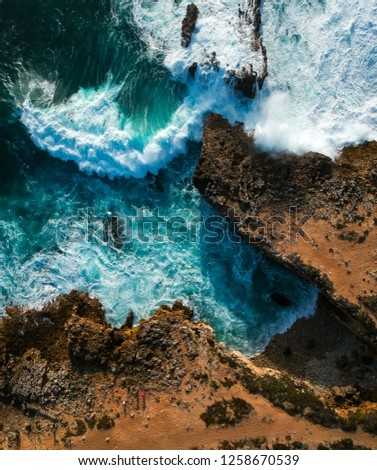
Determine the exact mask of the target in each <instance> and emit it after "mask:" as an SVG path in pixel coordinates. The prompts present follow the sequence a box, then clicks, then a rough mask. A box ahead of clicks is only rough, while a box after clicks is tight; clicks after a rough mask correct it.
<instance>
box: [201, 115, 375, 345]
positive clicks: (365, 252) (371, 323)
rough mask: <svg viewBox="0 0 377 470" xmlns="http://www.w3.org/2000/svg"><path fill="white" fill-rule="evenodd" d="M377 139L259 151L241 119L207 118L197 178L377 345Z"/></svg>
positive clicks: (258, 241) (252, 236) (248, 234)
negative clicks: (376, 300) (338, 150)
mask: <svg viewBox="0 0 377 470" xmlns="http://www.w3.org/2000/svg"><path fill="white" fill-rule="evenodd" d="M376 168H377V143H376V142H370V143H366V144H363V145H360V146H358V147H350V148H346V149H344V150H343V153H342V155H341V156H340V157H339V158H338V159H337V160H336V161H335V162H333V161H332V160H331V159H330V158H328V157H326V156H325V155H321V154H318V153H313V152H311V153H307V154H305V155H303V156H301V157H297V156H296V155H294V154H289V153H277V154H271V153H266V152H261V151H259V150H258V149H257V148H256V146H255V144H254V140H253V137H252V136H250V135H247V134H246V133H245V131H244V128H243V125H242V124H236V125H234V126H232V125H230V124H229V122H228V121H227V120H225V119H224V118H222V117H221V116H220V115H216V114H211V115H210V116H209V117H208V118H207V122H206V127H205V132H204V141H203V150H202V155H201V159H200V162H199V165H198V167H197V169H196V172H195V176H194V184H195V186H196V187H197V188H198V189H199V191H200V192H201V194H202V195H203V196H204V198H205V199H206V200H207V201H208V202H209V203H211V204H212V205H213V206H214V207H215V208H216V209H217V210H218V211H219V212H220V213H221V214H223V215H224V216H226V217H229V218H231V219H232V220H234V221H235V223H236V225H237V227H238V229H239V231H240V233H241V235H243V236H244V237H245V238H247V239H248V240H249V241H250V243H253V244H254V245H255V246H256V247H257V248H259V249H261V250H262V251H264V252H265V253H266V254H267V255H268V256H270V257H272V258H274V259H275V260H277V261H278V262H280V263H282V264H284V265H285V266H288V267H289V268H291V269H293V270H294V271H295V272H297V273H298V274H300V275H301V276H303V277H304V278H306V279H307V280H309V281H310V282H312V283H314V284H315V285H317V286H318V287H319V289H320V291H321V295H322V296H323V297H324V299H325V300H327V301H328V302H329V303H331V306H329V310H331V311H332V312H333V313H334V314H336V315H337V316H338V317H339V318H340V319H341V321H343V322H345V323H346V324H347V325H348V326H349V327H350V328H351V329H353V331H355V332H356V333H357V334H358V335H360V336H361V337H362V338H363V339H364V340H366V341H368V342H369V343H370V344H373V345H374V346H375V347H377V328H376V325H377V318H376V316H375V314H373V309H372V308H371V303H370V302H369V303H368V301H366V302H363V298H364V297H365V296H366V295H367V294H369V295H375V292H376V291H377V284H376V280H377V270H376V262H377V258H376V256H377V255H376V251H375V247H376V246H377V226H376V220H377V217H376V216H377V184H376V181H377V180H376V176H375V175H376Z"/></svg>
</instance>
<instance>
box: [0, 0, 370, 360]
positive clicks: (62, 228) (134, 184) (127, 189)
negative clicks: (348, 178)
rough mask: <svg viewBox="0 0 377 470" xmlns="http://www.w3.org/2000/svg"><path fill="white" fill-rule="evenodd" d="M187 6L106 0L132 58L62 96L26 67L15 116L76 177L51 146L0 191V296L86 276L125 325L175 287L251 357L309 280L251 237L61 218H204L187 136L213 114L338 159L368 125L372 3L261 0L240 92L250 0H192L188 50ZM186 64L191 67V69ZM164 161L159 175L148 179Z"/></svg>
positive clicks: (289, 317)
mask: <svg viewBox="0 0 377 470" xmlns="http://www.w3.org/2000/svg"><path fill="white" fill-rule="evenodd" d="M188 3H190V2H189V1H187V0H183V1H181V2H176V1H173V0H159V1H152V0H150V1H147V0H143V1H142V0H133V1H131V0H128V1H126V0H113V2H112V10H111V21H110V23H109V24H106V27H107V28H108V29H109V31H108V36H109V37H110V38H114V37H115V40H114V41H113V42H114V44H115V45H116V46H115V52H114V61H119V56H120V55H121V54H123V53H124V51H123V42H124V41H126V40H127V37H126V36H125V35H123V33H124V30H125V28H130V29H132V30H133V31H135V35H134V36H135V37H136V38H137V40H135V41H136V42H135V44H134V45H132V47H133V50H132V51H131V52H132V53H130V55H129V56H127V57H129V61H130V62H129V63H127V64H125V65H124V67H123V68H121V69H120V70H119V68H118V69H117V68H116V67H113V68H114V69H115V71H114V70H110V69H109V72H108V74H107V78H106V79H103V80H102V81H101V82H100V83H97V85H96V86H93V87H87V88H84V87H81V88H79V89H77V90H75V92H74V93H73V94H72V93H71V94H68V95H67V96H66V97H64V98H63V99H57V95H59V90H60V89H61V88H59V87H61V83H59V82H58V81H54V79H53V78H51V77H54V73H53V72H52V73H50V74H49V75H48V77H47V78H46V77H43V78H42V77H41V76H40V75H38V72H37V70H33V69H31V68H30V67H29V68H28V69H27V70H26V69H25V68H24V67H22V71H21V72H20V73H19V74H18V81H17V84H16V85H15V86H14V90H13V96H14V102H15V106H16V108H17V112H15V113H14V115H13V119H14V116H18V115H19V116H20V119H21V122H22V123H23V125H24V126H25V128H26V129H27V132H28V134H29V135H30V137H31V139H32V141H33V142H34V144H36V146H37V147H38V148H39V149H42V150H45V151H47V152H48V154H49V155H51V156H53V157H57V158H59V159H60V160H65V161H67V160H73V161H74V162H76V163H77V165H78V166H79V168H80V169H81V170H83V172H85V174H80V173H78V172H77V171H76V170H75V169H72V168H71V169H62V168H60V166H59V160H54V159H51V160H53V161H49V163H48V164H47V163H46V162H45V164H44V165H45V167H44V166H42V167H41V168H40V170H39V171H38V172H36V173H33V174H32V176H28V177H27V179H26V185H25V191H24V192H22V191H20V194H16V196H14V197H13V198H5V199H3V200H2V202H3V204H0V235H1V236H0V268H1V270H2V273H4V275H3V276H2V278H1V280H0V302H1V305H2V306H5V305H7V304H9V303H10V302H12V301H16V302H17V303H22V304H27V305H34V306H40V305H43V304H44V303H45V302H46V301H47V300H49V299H51V297H52V296H54V295H56V294H60V293H66V292H69V291H70V290H71V289H73V288H75V289H82V290H86V291H88V292H89V293H90V294H91V295H93V296H96V297H98V298H99V299H100V300H101V301H102V302H103V304H104V305H105V307H106V309H107V312H108V315H109V318H110V319H111V321H112V322H113V323H114V324H119V323H121V322H122V321H123V320H124V318H125V315H126V314H127V312H128V311H129V310H131V309H132V310H133V311H134V312H135V314H136V317H137V318H138V319H140V318H141V317H143V316H146V315H149V314H151V313H152V312H153V311H154V310H155V309H156V308H157V307H158V306H159V305H161V304H163V303H171V302H173V301H174V300H176V299H182V300H183V301H185V302H186V303H187V304H189V305H191V306H192V307H193V308H194V309H195V312H196V315H197V318H203V319H204V320H206V321H208V322H209V323H210V324H211V325H212V326H213V327H214V328H215V330H216V332H217V335H218V338H219V339H220V340H225V341H227V343H228V344H229V345H230V346H231V347H235V348H238V349H240V350H241V351H243V352H245V353H248V354H254V353H256V352H258V351H260V350H261V349H262V348H263V347H264V346H265V345H266V343H267V342H268V340H269V339H270V338H271V336H272V335H273V334H275V333H277V332H282V331H284V330H286V329H287V328H288V327H289V326H290V325H291V324H292V323H293V322H294V321H295V319H296V318H298V317H303V316H308V315H311V314H312V313H313V312H314V309H315V305H316V298H317V293H316V290H315V289H314V288H313V287H312V286H310V285H308V284H307V283H305V282H304V281H302V280H300V279H298V278H297V277H296V276H294V275H293V274H292V273H290V272H288V271H286V270H284V269H283V268H281V267H279V266H276V265H275V264H274V263H271V262H269V261H268V260H266V258H264V257H263V256H262V255H261V254H259V253H258V252H256V251H255V250H254V249H253V248H252V247H251V246H249V245H247V244H246V243H232V242H231V241H229V240H227V239H224V240H221V241H219V242H217V243H205V242H204V234H203V230H202V228H200V227H199V228H198V234H199V236H198V240H197V241H196V242H189V241H187V240H186V241H182V242H171V241H170V240H164V241H162V242H158V243H156V242H153V243H143V242H141V241H140V240H137V239H136V240H133V241H132V242H129V243H127V244H126V245H125V246H124V247H122V248H121V249H114V248H112V247H109V246H108V245H107V244H106V243H104V242H102V241H101V240H98V239H97V240H91V239H86V238H80V239H77V238H72V236H71V235H72V233H71V231H70V229H69V227H70V224H71V223H72V222H73V223H74V224H76V225H77V226H79V227H81V226H82V224H83V220H82V217H81V215H80V214H82V213H85V211H87V210H88V208H91V209H92V210H93V212H94V214H96V215H97V216H99V217H109V216H111V214H116V215H118V216H119V217H121V218H125V217H127V216H130V215H135V213H136V211H137V209H139V208H143V207H144V208H146V209H147V210H149V211H153V210H154V209H155V208H157V207H158V208H159V209H160V213H161V215H162V216H164V217H172V216H181V217H184V218H185V219H186V220H194V219H196V218H198V217H199V218H200V217H203V216H207V215H213V212H212V210H211V209H210V208H209V207H208V206H207V205H206V204H205V203H204V202H203V200H202V199H201V197H200V195H199V194H198V193H197V191H196V190H195V189H194V188H193V187H192V183H191V177H192V173H193V171H194V168H195V165H196V163H197V159H198V156H199V149H198V148H196V149H194V150H193V148H192V146H188V141H194V142H195V141H196V142H200V140H201V138H202V131H203V123H204V118H205V116H206V114H207V113H208V112H211V111H214V112H218V113H221V114H222V115H224V116H225V117H227V118H228V119H229V120H230V121H231V122H235V121H242V122H244V123H245V126H246V128H247V129H248V130H252V129H255V137H256V140H257V143H258V144H259V145H260V146H261V147H263V148H266V149H273V150H291V151H295V152H297V153H303V152H305V151H307V150H316V151H320V152H323V153H326V154H328V155H331V156H335V155H336V154H337V151H338V149H339V148H340V147H342V146H343V145H346V144H353V143H358V142H361V141H363V140H365V139H372V138H377V136H376V129H377V127H376V118H377V117H376V104H377V103H376V97H375V90H376V85H377V83H376V80H377V74H376V67H375V61H376V57H377V50H376V45H375V44H376V36H377V32H376V19H377V7H376V5H375V2H373V1H371V0H366V1H364V2H362V4H361V2H358V1H356V0H349V1H348V2H346V3H345V2H341V1H340V0H331V2H330V1H328V2H325V1H319V0H318V1H313V0H311V1H309V0H307V1H305V0H301V1H299V0H292V1H289V2H282V1H278V0H270V1H265V2H263V15H262V18H263V41H264V44H265V45H266V46H267V54H268V66H269V77H268V78H267V80H266V82H265V86H264V88H263V90H262V92H261V93H259V95H258V96H257V98H256V99H255V100H247V99H246V98H244V97H243V96H241V95H239V94H237V93H235V92H234V90H232V89H231V88H230V87H229V86H228V85H226V84H225V82H224V76H225V75H226V73H227V71H228V70H231V69H235V68H237V67H239V66H242V65H245V64H249V63H250V62H251V63H253V64H254V68H256V69H257V68H258V67H259V66H260V65H261V60H262V58H261V54H260V52H254V51H252V48H251V44H252V35H251V32H250V27H249V26H248V25H247V24H246V22H245V21H244V19H243V18H240V17H239V14H238V9H239V7H238V4H239V3H241V8H242V9H243V10H246V7H247V4H248V3H249V2H248V1H242V2H238V1H234V0H209V1H204V0H203V1H202V0H198V1H197V2H196V4H197V5H198V7H199V10H200V15H199V20H198V23H197V27H196V30H195V32H194V34H193V37H192V43H191V45H190V47H189V48H187V49H184V48H182V47H181V33H180V29H181V22H182V18H183V16H184V14H185V11H186V7H187V5H188ZM46 18H47V20H46V21H48V18H49V12H48V11H47V12H46ZM124 18H126V19H127V23H126V24H124ZM96 21H98V20H96ZM106 41H107V40H106ZM106 41H105V43H104V46H103V50H104V51H106V50H107V48H108V47H110V46H109V43H108V42H106ZM138 41H139V42H138ZM130 47H131V46H130ZM213 52H216V58H215V62H216V66H213V64H212V65H211V58H212V59H213V55H212V53H213ZM91 60H93V61H94V63H95V61H96V60H98V58H96V57H94V58H93V59H92V58H90V60H89V59H88V67H90V66H91V62H90V61H91ZM132 61H134V62H132ZM194 62H197V63H198V71H197V74H196V77H195V79H193V78H191V77H190V76H189V74H188V73H187V69H188V67H189V66H190V65H191V64H192V63H194ZM67 66H69V64H68V65H67ZM83 69H84V66H83ZM85 70H86V69H84V71H85ZM94 70H95V67H94ZM72 72H75V70H72ZM139 72H140V75H143V77H144V78H142V79H140V77H138V76H137V74H138V73H139ZM138 80H139V81H138ZM140 103H145V104H143V106H138V104H140ZM17 113H18V114H17ZM175 157H177V158H175ZM160 169H165V170H164V171H163V172H162V173H161V174H160V179H162V183H161V182H159V183H158V184H156V183H155V182H154V180H153V178H151V177H149V178H145V179H144V177H145V176H146V175H147V173H148V172H151V173H153V174H157V173H158V170H160ZM92 172H95V173H98V174H100V175H108V176H110V177H115V176H125V177H131V176H134V177H137V178H139V179H138V180H133V179H127V180H126V181H125V182H123V183H122V184H120V183H117V182H115V183H109V182H106V181H101V180H99V179H97V178H92V177H89V176H87V174H89V175H90V174H91V173H92ZM160 186H162V187H160ZM25 194H26V196H25ZM271 292H281V293H282V294H284V295H287V296H288V297H289V298H290V299H291V300H292V303H293V305H292V307H291V308H287V309H284V308H281V307H279V306H277V305H276V304H274V303H273V302H272V301H271V298H270V294H271Z"/></svg>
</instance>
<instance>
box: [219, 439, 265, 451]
mask: <svg viewBox="0 0 377 470" xmlns="http://www.w3.org/2000/svg"><path fill="white" fill-rule="evenodd" d="M266 446H267V438H266V436H258V437H255V438H250V437H249V438H245V439H240V440H239V441H222V442H221V443H220V446H219V448H218V449H219V450H240V449H248V450H255V449H262V448H263V449H267V447H266Z"/></svg>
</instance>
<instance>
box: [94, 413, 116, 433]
mask: <svg viewBox="0 0 377 470" xmlns="http://www.w3.org/2000/svg"><path fill="white" fill-rule="evenodd" d="M113 426H114V420H113V419H111V418H110V416H108V415H104V416H102V418H100V419H99V420H98V423H97V429H99V430H106V429H111V428H112V427H113Z"/></svg>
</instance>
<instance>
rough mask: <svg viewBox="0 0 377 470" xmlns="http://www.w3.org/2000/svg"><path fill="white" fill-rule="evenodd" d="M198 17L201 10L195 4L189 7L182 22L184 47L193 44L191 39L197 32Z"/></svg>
mask: <svg viewBox="0 0 377 470" xmlns="http://www.w3.org/2000/svg"><path fill="white" fill-rule="evenodd" d="M198 16H199V9H198V7H197V6H196V5H195V3H190V5H187V10H186V16H185V17H184V19H183V21H182V30H181V31H182V47H189V45H190V44H191V37H192V34H193V32H194V30H195V26H196V22H197V20H198Z"/></svg>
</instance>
